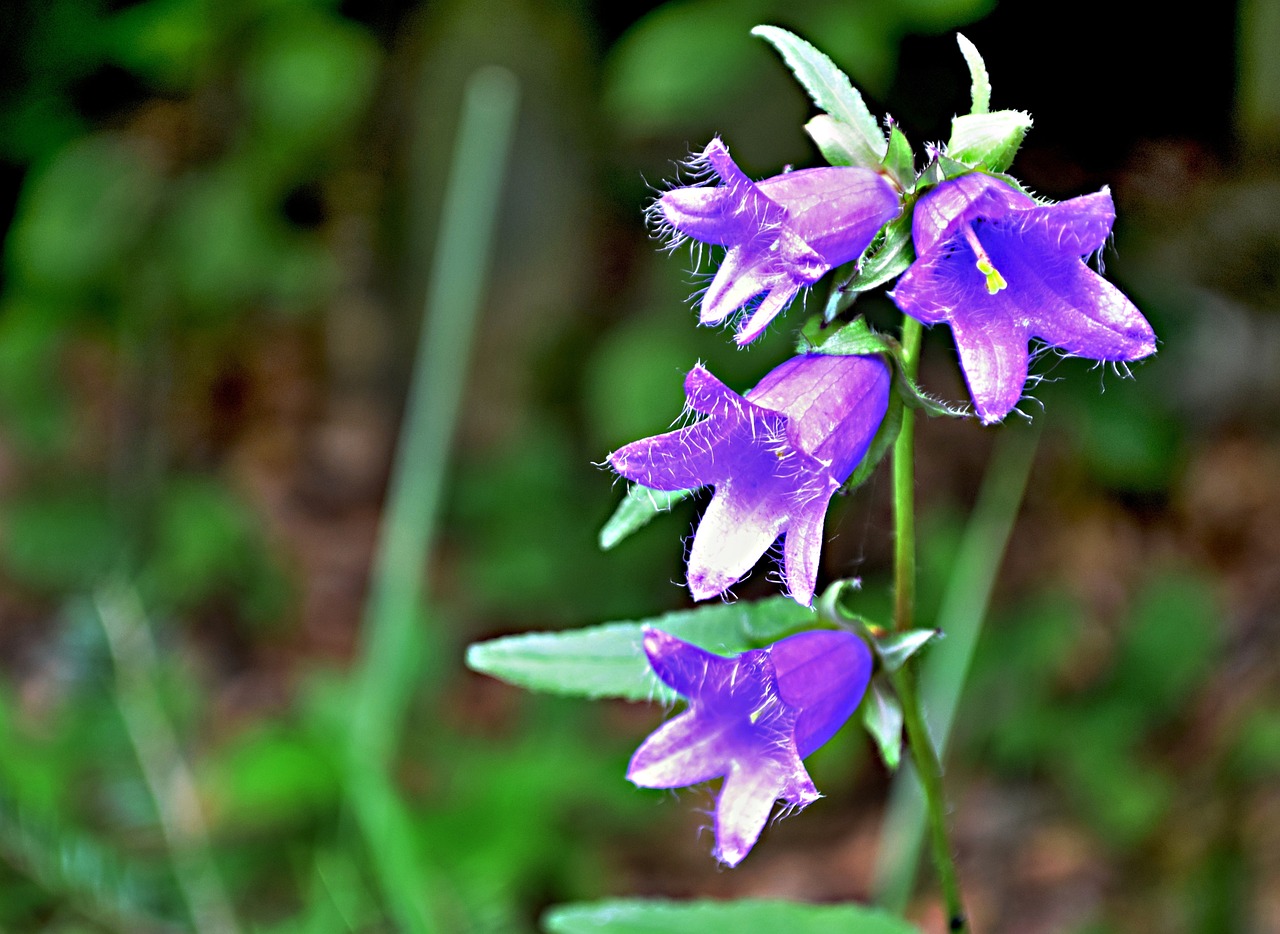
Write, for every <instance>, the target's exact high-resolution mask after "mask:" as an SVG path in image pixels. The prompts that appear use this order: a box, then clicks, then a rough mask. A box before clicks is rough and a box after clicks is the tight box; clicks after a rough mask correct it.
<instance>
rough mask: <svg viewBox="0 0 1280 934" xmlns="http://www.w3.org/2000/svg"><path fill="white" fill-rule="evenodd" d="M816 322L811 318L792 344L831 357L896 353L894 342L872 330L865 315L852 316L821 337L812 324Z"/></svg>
mask: <svg viewBox="0 0 1280 934" xmlns="http://www.w3.org/2000/svg"><path fill="white" fill-rule="evenodd" d="M816 322H817V319H816V318H814V319H811V320H810V322H809V323H808V324H806V325H805V327H804V330H803V331H801V338H800V342H799V345H798V346H797V347H796V349H797V350H798V351H800V352H801V353H805V352H812V351H814V350H817V351H819V352H821V353H824V354H827V355H828V356H832V357H857V356H865V355H866V354H890V355H892V354H894V353H897V352H898V351H897V342H896V341H894V340H893V339H892V338H891V337H888V336H886V335H884V334H881V333H879V332H878V331H873V330H872V329H871V325H869V324H867V319H866V318H862V317H858V318H854V319H853V320H852V321H850V322H849V323H848V324H846V325H844V326H843V327H839V328H836V329H835V330H834V331H832V332H830V333H829V334H827V335H825V336H823V335H822V334H821V333H820V332H819V331H818V328H817V327H815V325H816ZM819 338H821V339H819Z"/></svg>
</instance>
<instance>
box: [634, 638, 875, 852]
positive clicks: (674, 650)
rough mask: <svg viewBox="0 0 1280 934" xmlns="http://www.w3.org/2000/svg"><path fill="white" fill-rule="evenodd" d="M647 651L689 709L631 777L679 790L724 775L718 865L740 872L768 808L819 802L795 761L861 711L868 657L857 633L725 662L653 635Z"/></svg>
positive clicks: (796, 641)
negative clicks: (779, 801) (737, 869)
mask: <svg viewBox="0 0 1280 934" xmlns="http://www.w3.org/2000/svg"><path fill="white" fill-rule="evenodd" d="M644 650H645V654H647V655H648V656H649V664H650V665H651V666H652V667H653V670H654V672H655V673H656V674H657V675H658V677H659V678H661V679H662V680H663V681H664V682H665V683H666V684H668V685H669V686H670V687H671V688H673V689H674V690H675V691H676V692H678V693H679V694H681V695H682V696H684V697H685V698H686V699H687V700H688V702H689V706H688V709H687V710H686V711H685V712H684V713H682V714H681V715H680V716H678V717H676V718H675V719H673V720H668V721H667V722H666V723H664V724H663V725H662V726H660V727H659V728H658V729H657V730H655V731H654V732H653V733H652V734H651V735H650V736H649V738H648V739H646V740H645V741H644V742H643V743H642V744H641V745H640V748H639V749H637V750H636V752H635V755H634V756H632V757H631V765H630V767H629V768H628V769H627V778H629V779H630V780H631V781H633V782H635V784H637V785H639V786H641V787H643V788H679V787H683V786H685V785H694V784H697V783H699V782H705V781H709V780H710V779H713V778H719V777H721V776H723V777H724V784H723V785H722V786H721V788H720V797H719V800H718V801H717V803H716V819H715V832H716V849H715V857H716V858H717V859H718V860H720V861H721V862H722V863H725V864H726V865H729V866H736V865H738V863H740V862H742V859H743V858H744V857H745V856H746V855H747V853H749V852H750V851H751V847H752V846H754V845H755V842H756V840H757V838H759V836H760V831H761V830H763V829H764V825H765V821H767V820H768V819H769V814H770V812H771V811H772V810H773V803H774V801H777V800H778V799H781V800H782V801H783V802H785V804H786V805H787V806H788V807H790V808H795V809H799V808H803V807H804V806H805V805H808V804H811V803H812V802H814V801H816V800H817V799H818V798H819V797H821V795H819V794H818V790H817V788H815V787H814V785H813V781H812V779H810V778H809V773H808V772H806V771H805V767H804V763H803V762H801V761H800V760H801V759H803V758H804V757H805V756H808V755H809V754H810V753H812V752H813V751H814V750H816V749H818V748H819V747H820V746H822V745H823V744H824V743H826V742H827V740H829V739H830V738H831V737H832V736H833V735H834V734H835V732H836V731H837V730H838V729H840V727H841V726H842V725H843V724H844V722H845V721H846V720H848V719H849V717H850V716H851V715H852V714H853V712H854V710H856V709H857V707H858V703H859V702H860V701H861V700H862V695H863V693H864V692H865V691H866V689H867V681H868V680H869V679H870V677H871V651H870V649H868V648H867V644H866V643H865V642H863V641H862V640H861V639H860V638H858V637H857V636H856V635H854V634H853V633H849V632H839V631H836V630H815V631H812V632H802V633H799V634H798V635H794V636H789V637H787V638H786V639H782V640H781V641H779V642H775V643H774V644H773V645H771V646H769V647H768V648H765V649H755V650H753V651H749V652H743V653H742V654H741V655H735V656H734V657H733V658H725V657H723V656H720V655H713V654H712V653H710V652H705V651H703V650H702V649H700V648H698V647H697V646H694V645H690V644H689V643H687V642H682V641H681V640H679V639H677V638H675V637H674V636H671V635H668V634H667V633H665V632H662V631H660V630H657V629H651V628H646V629H645V631H644Z"/></svg>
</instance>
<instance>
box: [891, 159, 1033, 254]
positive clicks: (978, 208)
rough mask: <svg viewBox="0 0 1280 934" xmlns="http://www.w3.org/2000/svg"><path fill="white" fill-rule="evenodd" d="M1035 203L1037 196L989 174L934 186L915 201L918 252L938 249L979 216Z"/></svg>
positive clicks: (913, 221) (975, 174) (914, 235)
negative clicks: (1023, 191)
mask: <svg viewBox="0 0 1280 934" xmlns="http://www.w3.org/2000/svg"><path fill="white" fill-rule="evenodd" d="M1035 206H1036V202H1035V200H1034V199H1032V198H1029V197H1027V196H1026V195H1024V194H1023V193H1022V192H1020V191H1016V190H1014V189H1013V188H1011V187H1010V186H1009V185H1007V184H1005V183H1004V182H1002V181H1000V180H999V179H996V178H992V177H991V176H990V175H983V174H982V173H981V172H971V173H970V174H968V175H961V176H960V177H959V178H956V179H952V180H951V181H948V182H944V183H943V184H941V185H939V186H938V187H937V188H934V189H933V190H932V191H930V192H929V193H928V194H926V195H925V196H924V197H923V198H921V199H920V201H919V202H918V203H917V204H916V207H915V213H914V214H913V215H912V217H911V239H912V241H913V242H914V243H915V248H916V255H917V256H924V255H926V254H928V253H932V252H933V251H934V250H936V249H939V248H940V247H942V246H943V245H944V244H945V243H946V242H947V241H948V240H950V239H952V238H953V237H955V236H957V235H958V234H959V233H960V228H961V227H962V226H964V225H966V224H970V223H972V222H973V221H974V220H975V219H976V218H980V217H1003V216H1004V215H1006V214H1008V213H1010V212H1011V211H1023V210H1026V209H1028V208H1034V207H1035Z"/></svg>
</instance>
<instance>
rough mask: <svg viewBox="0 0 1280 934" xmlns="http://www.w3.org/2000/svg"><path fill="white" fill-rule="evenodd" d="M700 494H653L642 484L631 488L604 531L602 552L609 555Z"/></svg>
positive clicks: (667, 491) (673, 492)
mask: <svg viewBox="0 0 1280 934" xmlns="http://www.w3.org/2000/svg"><path fill="white" fill-rule="evenodd" d="M695 492H697V491H696V490H651V489H649V487H647V486H641V485H640V484H639V483H633V484H631V487H630V489H628V490H627V495H626V496H624V497H623V498H622V502H620V503H619V504H618V508H617V509H615V510H614V511H613V515H611V516H610V517H609V521H607V522H606V523H605V524H604V525H603V526H602V527H601V528H600V536H599V542H600V550H601V551H608V550H609V549H611V548H613V547H614V546H615V545H617V544H618V543H619V542H621V541H622V540H623V539H625V538H627V537H628V536H630V535H631V533H633V532H636V531H639V530H640V529H642V528H644V527H645V526H646V525H648V524H649V523H650V522H651V521H652V520H653V517H654V516H656V515H658V514H659V513H662V512H670V511H671V507H672V506H674V505H675V504H676V503H678V502H680V501H681V500H683V499H686V498H688V497H690V496H692V495H693V494H694V493H695Z"/></svg>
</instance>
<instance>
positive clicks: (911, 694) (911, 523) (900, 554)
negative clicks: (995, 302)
mask: <svg viewBox="0 0 1280 934" xmlns="http://www.w3.org/2000/svg"><path fill="white" fill-rule="evenodd" d="M921 337H922V328H921V325H920V322H918V321H916V320H915V319H914V318H911V317H909V316H904V317H903V324H902V368H903V370H904V372H905V375H906V376H907V377H908V378H909V379H912V380H914V379H915V378H916V371H917V369H918V367H919V361H920V341H921ZM915 420H916V419H915V410H914V409H912V408H911V407H910V406H908V407H906V408H905V409H904V411H903V413H902V431H901V432H900V433H899V435H898V440H897V441H896V442H895V443H894V446H893V521H894V562H893V567H894V571H893V580H894V595H893V625H894V628H895V629H896V630H897V631H898V632H905V631H907V630H909V629H912V628H914V626H915V602H916V523H915V432H914V429H915ZM893 686H894V690H895V691H896V692H897V695H898V700H899V701H900V702H901V704H902V719H903V724H904V726H905V727H906V730H907V748H908V749H909V751H910V753H911V760H912V762H914V763H915V767H916V772H917V774H918V775H919V777H920V786H921V788H922V790H923V791H924V797H925V802H926V805H927V808H928V812H929V829H930V839H931V841H932V843H933V862H934V866H935V868H936V870H937V873H938V882H939V884H940V885H941V886H942V896H943V898H944V900H945V901H946V904H947V917H948V919H949V925H950V930H952V931H968V930H969V925H968V921H967V920H966V918H965V913H964V902H963V901H962V899H961V897H960V882H959V878H958V876H957V873H956V867H955V861H954V859H953V858H952V855H951V839H950V836H949V834H948V831H947V805H946V797H945V795H944V794H943V790H942V765H941V763H940V762H939V761H938V753H937V750H936V749H935V748H934V745H933V740H932V739H931V738H930V736H929V731H928V728H927V727H926V726H925V722H924V714H923V712H922V711H921V709H920V697H919V694H918V692H917V691H916V670H915V660H914V659H912V660H911V661H910V662H908V663H907V664H906V665H904V666H903V667H902V668H900V669H898V670H897V671H896V672H894V674H893Z"/></svg>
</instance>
